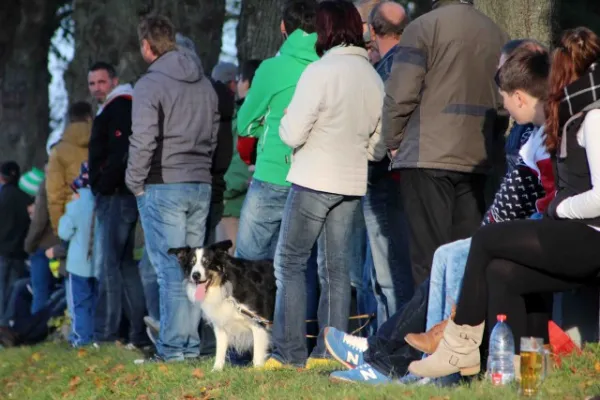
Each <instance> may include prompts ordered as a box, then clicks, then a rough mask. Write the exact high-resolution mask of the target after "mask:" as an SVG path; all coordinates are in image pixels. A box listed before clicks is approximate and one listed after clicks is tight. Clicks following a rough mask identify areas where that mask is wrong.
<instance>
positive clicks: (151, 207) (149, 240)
mask: <svg viewBox="0 0 600 400" xmlns="http://www.w3.org/2000/svg"><path fill="white" fill-rule="evenodd" d="M210 194H211V186H210V184H206V183H169V184H158V185H146V187H145V189H144V194H143V195H141V196H139V197H138V198H137V202H138V208H139V210H140V215H141V217H142V227H143V228H144V234H145V238H146V249H147V251H148V256H149V257H150V262H151V263H152V265H154V268H155V269H156V273H157V276H158V288H159V304H160V311H159V314H160V332H159V335H158V340H157V342H156V350H157V352H158V355H159V356H160V357H161V358H163V359H165V360H167V361H182V360H183V359H184V358H195V357H198V356H199V354H200V337H199V335H198V325H199V323H200V317H201V314H202V312H201V309H200V307H198V306H197V305H194V304H192V303H191V302H190V301H189V299H188V297H187V294H186V291H185V285H184V284H183V280H184V278H185V276H184V274H183V270H182V268H181V266H180V265H179V262H178V261H177V257H175V256H173V255H170V254H168V253H167V252H168V250H169V249H170V248H178V247H185V246H189V247H192V248H195V247H202V246H203V245H204V235H205V232H206V219H207V217H208V211H209V207H210Z"/></svg>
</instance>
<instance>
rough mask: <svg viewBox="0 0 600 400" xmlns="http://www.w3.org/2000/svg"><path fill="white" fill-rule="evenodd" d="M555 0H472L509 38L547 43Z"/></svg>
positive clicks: (553, 14) (553, 24)
mask: <svg viewBox="0 0 600 400" xmlns="http://www.w3.org/2000/svg"><path fill="white" fill-rule="evenodd" d="M558 3H559V1H558V0H502V1H499V0H475V6H476V7H477V8H478V9H479V10H481V11H482V12H483V13H484V14H486V15H487V16H489V17H490V18H491V19H493V20H494V21H496V23H497V24H498V25H500V26H501V27H502V28H503V29H504V30H505V31H506V32H508V34H509V35H510V37H511V38H513V39H525V38H531V39H536V40H539V41H540V42H542V43H544V44H546V45H549V44H550V43H551V42H552V39H553V35H554V33H555V32H556V18H555V17H556V16H557V11H558Z"/></svg>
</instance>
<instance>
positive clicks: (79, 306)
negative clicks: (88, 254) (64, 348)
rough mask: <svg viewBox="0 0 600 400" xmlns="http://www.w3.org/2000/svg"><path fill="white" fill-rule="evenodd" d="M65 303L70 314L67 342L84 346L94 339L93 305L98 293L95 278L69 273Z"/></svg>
mask: <svg viewBox="0 0 600 400" xmlns="http://www.w3.org/2000/svg"><path fill="white" fill-rule="evenodd" d="M67 285H68V289H67V305H68V307H69V313H70V314H71V334H70V335H69V342H70V343H71V344H72V345H73V346H85V345H88V344H91V343H92V342H93V340H94V306H95V304H96V297H97V294H98V281H97V280H96V278H86V277H83V276H79V275H75V274H69V278H68V283H67Z"/></svg>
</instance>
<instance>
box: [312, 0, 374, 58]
mask: <svg viewBox="0 0 600 400" xmlns="http://www.w3.org/2000/svg"><path fill="white" fill-rule="evenodd" d="M317 36H318V38H317V44H316V45H315V49H316V51H317V54H318V55H319V57H321V56H323V54H325V53H326V52H327V51H328V50H329V49H332V48H333V47H335V46H340V45H344V46H356V47H362V48H363V49H364V48H365V41H364V39H363V28H362V20H361V19H360V14H359V13H358V10H357V9H356V7H355V6H354V4H352V3H351V2H349V1H346V0H327V1H324V2H322V3H320V4H319V7H318V9H317Z"/></svg>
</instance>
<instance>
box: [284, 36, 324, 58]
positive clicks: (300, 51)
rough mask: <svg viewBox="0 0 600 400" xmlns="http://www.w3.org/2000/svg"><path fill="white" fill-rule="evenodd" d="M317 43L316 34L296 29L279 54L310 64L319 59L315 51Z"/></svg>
mask: <svg viewBox="0 0 600 400" xmlns="http://www.w3.org/2000/svg"><path fill="white" fill-rule="evenodd" d="M316 43H317V34H316V33H306V32H304V31H303V30H302V29H296V30H295V31H294V32H293V33H292V34H291V35H290V36H289V37H288V38H287V39H286V41H285V42H284V43H283V45H282V46H281V49H280V50H279V54H281V55H286V56H289V57H294V58H296V59H298V60H301V61H305V62H306V64H310V63H311V62H313V61H317V60H318V59H319V56H318V55H317V51H316V50H315V44H316Z"/></svg>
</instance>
